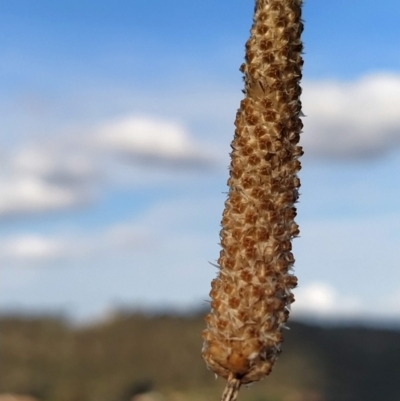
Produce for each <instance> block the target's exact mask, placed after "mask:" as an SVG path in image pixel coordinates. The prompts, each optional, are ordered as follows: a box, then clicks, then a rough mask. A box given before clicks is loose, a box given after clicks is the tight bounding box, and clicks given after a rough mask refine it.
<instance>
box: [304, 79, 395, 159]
mask: <svg viewBox="0 0 400 401" xmlns="http://www.w3.org/2000/svg"><path fill="white" fill-rule="evenodd" d="M303 89H304V90H303V95H302V102H303V110H304V114H306V115H307V117H306V118H305V119H304V120H303V121H304V124H305V127H304V133H303V134H302V139H301V141H302V145H303V146H304V149H305V151H306V152H307V154H308V155H311V156H314V157H318V158H331V159H343V158H346V159H365V158H372V157H378V156H382V155H384V154H385V153H388V152H390V151H392V150H394V149H396V148H399V146H400V113H399V105H400V75H398V74H397V75H396V74H385V73H377V74H372V75H367V76H364V77H362V78H360V79H358V80H356V81H350V82H340V81H314V82H313V81H306V82H304V84H303Z"/></svg>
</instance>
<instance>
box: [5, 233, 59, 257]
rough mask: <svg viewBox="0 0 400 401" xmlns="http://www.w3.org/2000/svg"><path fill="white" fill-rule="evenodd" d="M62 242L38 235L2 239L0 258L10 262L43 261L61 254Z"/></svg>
mask: <svg viewBox="0 0 400 401" xmlns="http://www.w3.org/2000/svg"><path fill="white" fill-rule="evenodd" d="M64 252H65V249H64V244H63V243H62V242H61V241H60V240H56V239H53V238H48V237H45V236H40V235H33V234H29V235H19V236H15V237H11V238H7V239H6V240H3V241H2V244H1V247H0V254H1V257H2V259H5V260H7V261H12V262H24V263H25V262H44V261H48V260H54V259H55V258H59V257H60V256H63V255H64Z"/></svg>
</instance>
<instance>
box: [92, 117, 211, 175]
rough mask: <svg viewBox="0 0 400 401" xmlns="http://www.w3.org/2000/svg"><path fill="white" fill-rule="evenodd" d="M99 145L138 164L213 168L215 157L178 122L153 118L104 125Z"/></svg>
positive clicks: (134, 118) (121, 119) (135, 118)
mask: <svg viewBox="0 0 400 401" xmlns="http://www.w3.org/2000/svg"><path fill="white" fill-rule="evenodd" d="M98 142H99V143H100V145H101V146H102V147H103V149H105V150H107V151H113V152H117V153H119V154H121V155H124V156H126V157H128V158H129V160H131V161H133V162H137V163H142V164H143V163H144V164H150V165H153V166H154V165H160V164H161V165H167V166H169V167H178V168H181V167H200V168H204V167H211V166H212V165H213V164H214V161H215V160H214V157H213V155H212V152H210V150H207V149H206V147H205V146H202V145H200V144H199V143H196V142H195V141H194V140H193V138H191V136H190V135H189V134H188V132H187V130H186V129H185V128H184V127H183V126H182V125H181V124H179V123H176V122H172V121H168V120H162V119H158V118H154V117H139V116H128V117H124V118H120V119H117V120H115V121H113V122H110V123H106V124H104V125H103V126H102V127H101V128H100V130H99V136H98Z"/></svg>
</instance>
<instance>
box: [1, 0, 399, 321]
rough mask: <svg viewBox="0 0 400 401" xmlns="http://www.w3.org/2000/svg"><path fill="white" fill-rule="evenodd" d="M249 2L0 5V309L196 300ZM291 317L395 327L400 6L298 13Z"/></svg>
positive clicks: (212, 241)
mask: <svg viewBox="0 0 400 401" xmlns="http://www.w3.org/2000/svg"><path fill="white" fill-rule="evenodd" d="M252 11H253V2H252V1H235V2H232V1H229V2H228V1H220V2H215V1H208V0H203V1H201V2H200V1H199V2H196V1H192V2H190V4H189V3H188V2H187V1H183V0H171V1H168V2H165V1H149V0H136V1H134V2H132V1H113V2H112V1H96V2H95V1H85V2H81V1H74V0H68V1H66V0H65V1H58V2H54V1H50V0H47V1H41V2H40V3H39V2H32V1H28V0H26V1H22V0H21V1H20V0H13V1H4V2H2V4H1V5H0V15H1V17H0V21H1V26H2V31H3V35H1V38H0V45H1V48H2V49H3V57H2V61H1V63H0V85H1V90H0V106H1V107H0V121H1V124H0V152H1V166H0V167H1V172H2V173H1V176H0V181H1V182H0V184H1V190H0V241H1V245H0V258H1V265H2V268H1V276H2V278H1V292H0V293H1V294H0V302H1V304H2V305H3V307H2V308H3V311H12V310H19V311H25V312H29V313H39V312H41V311H53V312H59V311H62V312H65V313H68V314H70V315H71V316H74V317H76V318H79V319H94V318H99V317H101V316H105V315H107V313H109V312H110V311H112V310H113V309H114V308H116V307H119V306H129V307H144V308H164V307H171V308H175V309H179V310H186V309H188V308H193V307H194V308H198V307H201V306H203V305H204V300H205V299H207V294H208V292H209V288H210V281H211V279H212V278H213V277H214V276H215V269H214V268H213V267H212V266H211V265H209V264H208V261H211V262H213V261H215V259H217V257H218V253H219V247H218V232H219V222H220V219H221V214H222V209H223V202H224V199H225V194H224V193H223V192H225V191H226V180H227V177H228V171H227V166H228V164H229V159H228V153H229V144H230V141H231V138H232V135H233V120H234V116H235V112H236V109H237V107H238V105H239V102H240V99H241V97H242V93H241V89H242V77H241V74H240V72H239V71H238V67H239V66H240V64H241V62H242V60H243V55H244V43H245V41H246V40H247V37H248V31H249V28H250V25H251V18H252ZM303 16H304V20H305V31H304V35H303V40H304V43H305V54H304V59H305V66H304V80H303V106H304V113H305V114H306V115H307V117H306V118H305V119H304V123H305V128H304V133H303V136H302V143H303V146H304V149H305V152H306V153H305V156H304V157H303V161H302V162H303V169H302V171H301V173H300V178H301V180H302V188H301V199H300V204H299V207H298V209H299V214H298V222H299V224H300V228H301V237H300V238H299V239H297V240H296V241H295V244H294V251H295V257H296V260H297V262H296V274H297V275H298V277H299V282H300V285H299V288H298V289H297V290H296V292H295V295H296V298H297V302H296V303H295V304H294V305H293V312H294V314H297V316H301V315H302V316H308V317H310V316H311V317H313V316H314V317H319V318H325V317H328V318H333V317H341V318H352V319H353V318H363V319H367V320H370V321H372V320H376V319H390V320H391V321H397V322H400V273H399V270H398V268H397V264H398V260H399V256H400V254H399V253H400V251H399V249H400V246H399V245H400V234H399V233H400V230H399V227H400V208H399V206H398V201H397V200H398V199H399V196H400V185H399V184H400V178H399V177H400V167H399V166H400V164H399V162H400V151H399V150H400V116H399V115H400V113H399V112H398V109H399V105H400V46H399V40H398V38H399V37H400V27H399V24H398V20H399V17H400V3H399V2H398V1H394V0H392V1H389V0H386V1H381V2H379V4H378V3H377V2H375V1H359V0H353V1H351V2H349V1H344V0H342V1H336V2H321V1H317V0H309V1H307V2H305V5H304V12H303Z"/></svg>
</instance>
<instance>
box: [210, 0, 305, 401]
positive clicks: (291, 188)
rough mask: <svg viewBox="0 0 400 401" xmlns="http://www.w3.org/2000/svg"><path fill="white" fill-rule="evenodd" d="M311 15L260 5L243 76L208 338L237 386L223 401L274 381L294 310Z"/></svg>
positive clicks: (290, 1)
mask: <svg viewBox="0 0 400 401" xmlns="http://www.w3.org/2000/svg"><path fill="white" fill-rule="evenodd" d="M301 5H302V0H255V11H254V18H253V26H252V28H251V35H250V39H249V40H248V41H247V42H246V57H245V63H244V64H242V66H241V67H240V70H241V71H242V72H243V73H244V74H245V76H244V82H245V90H244V94H245V96H244V99H243V100H242V102H241V104H240V108H239V110H238V112H237V114H236V120H235V126H236V130H235V136H234V139H233V141H232V144H231V147H232V152H231V166H230V178H229V180H228V185H229V192H228V197H227V200H226V202H225V211H224V213H223V218H222V223H221V225H222V230H221V233H220V237H221V246H222V250H221V253H220V257H219V259H218V265H219V266H220V269H219V272H218V277H217V278H216V279H215V280H214V281H213V282H212V290H211V293H210V296H211V312H210V314H209V315H208V316H207V318H206V323H207V329H206V330H204V332H203V339H204V346H203V352H202V356H203V358H204V360H205V361H206V363H207V365H208V367H209V368H210V369H211V370H212V371H214V372H215V373H216V374H217V375H219V376H222V377H223V378H225V379H226V380H227V381H228V383H227V386H226V389H225V391H224V394H223V396H222V401H234V400H235V399H236V397H237V394H238V391H239V388H240V386H241V384H245V383H251V382H254V381H258V380H261V379H263V378H264V377H265V376H267V375H268V374H269V373H270V372H271V369H272V367H273V365H274V363H275V361H276V359H277V358H278V355H279V353H280V352H281V348H280V345H281V343H282V341H283V337H282V327H283V324H284V323H285V322H286V320H287V318H288V314H289V312H288V310H289V306H290V304H291V303H292V302H294V297H293V295H292V293H291V289H292V288H294V287H296V285H297V279H296V277H295V276H293V275H292V274H291V268H292V266H293V263H294V257H293V254H292V252H291V249H292V244H291V240H292V239H293V238H294V237H297V236H298V234H299V229H298V226H297V224H296V223H295V222H294V218H295V216H296V209H295V207H294V203H295V201H296V200H297V197H298V191H297V188H299V187H300V181H299V179H298V177H297V172H298V171H299V170H300V168H301V164H300V161H299V160H298V158H299V157H300V156H301V155H302V148H301V147H299V146H298V141H299V139H300V133H301V130H302V128H303V124H302V122H301V119H300V118H299V115H300V114H299V112H300V110H301V102H300V99H299V96H300V93H301V88H300V86H299V81H300V78H301V67H302V65H303V60H302V57H301V52H302V49H303V47H302V43H301V40H300V34H301V32H302V29H303V24H302V21H301Z"/></svg>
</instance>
